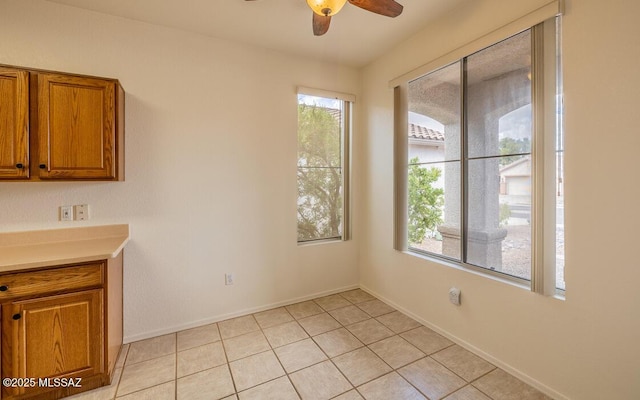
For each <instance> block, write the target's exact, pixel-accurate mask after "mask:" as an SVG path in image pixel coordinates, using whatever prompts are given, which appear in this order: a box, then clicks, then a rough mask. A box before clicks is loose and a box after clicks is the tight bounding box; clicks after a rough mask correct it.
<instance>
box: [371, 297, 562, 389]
mask: <svg viewBox="0 0 640 400" xmlns="http://www.w3.org/2000/svg"><path fill="white" fill-rule="evenodd" d="M360 288H361V289H362V290H364V291H365V292H367V293H369V294H370V295H372V296H374V297H376V298H378V299H379V300H381V301H383V302H385V303H387V304H388V305H390V306H392V307H393V308H395V309H396V310H398V311H401V312H402V313H403V314H406V315H408V316H409V317H411V318H413V319H415V320H416V321H418V322H420V323H421V324H422V325H424V326H426V327H427V328H429V329H432V330H434V331H436V332H437V333H439V334H440V335H442V336H444V337H446V338H447V339H449V340H451V341H453V342H455V343H456V344H458V345H460V346H462V347H464V348H465V349H467V350H469V351H470V352H472V353H474V354H476V355H477V356H480V357H482V358H484V359H485V360H487V361H488V362H490V363H491V364H493V365H495V366H496V367H498V368H500V369H502V370H504V371H506V372H508V373H510V374H511V375H513V376H515V377H516V378H518V379H520V380H521V381H523V382H525V383H527V384H529V385H531V386H533V387H534V388H536V389H538V390H539V391H541V392H542V393H544V394H546V395H547V396H549V397H551V398H552V399H555V400H570V399H569V398H568V397H567V396H565V395H563V394H561V393H559V392H557V391H556V390H554V389H552V388H550V387H549V386H547V385H545V384H543V383H542V382H540V381H538V380H535V379H534V378H532V377H530V376H529V375H527V374H525V373H523V372H521V371H520V370H518V369H516V368H514V367H512V366H511V365H509V364H507V363H505V362H502V361H500V360H498V359H497V358H495V357H493V356H492V355H491V354H488V353H486V352H484V351H483V350H481V349H479V348H477V347H475V346H474V345H472V344H471V343H469V342H467V341H465V340H462V339H460V338H458V337H457V336H455V335H452V334H451V333H449V332H447V331H445V330H444V329H441V328H440V327H439V326H436V325H434V324H432V323H430V322H428V321H425V320H424V319H422V318H420V317H419V316H418V315H416V314H414V313H413V312H411V311H409V310H407V309H406V308H404V307H402V306H400V305H398V304H397V303H395V302H394V301H391V300H389V299H387V298H386V297H384V296H382V295H380V294H379V293H376V292H375V291H373V290H371V289H369V288H368V287H366V286H364V285H360Z"/></svg>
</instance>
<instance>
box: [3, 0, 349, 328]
mask: <svg viewBox="0 0 640 400" xmlns="http://www.w3.org/2000/svg"><path fill="white" fill-rule="evenodd" d="M0 38H2V39H1V40H0V63H1V64H10V65H19V66H27V67H34V68H42V69H50V70H57V71H65V72H73V73H79V74H88V75H96V76H105V77H112V78H118V79H120V81H121V83H122V84H123V86H124V88H125V91H126V93H127V95H126V181H125V182H121V183H104V182H102V183H77V182H74V183H57V182H53V183H51V182H45V183H39V182H38V183H0V204H1V207H0V231H15V230H28V229H41V228H52V227H57V228H59V227H66V226H80V225H81V224H82V223H80V222H74V223H61V222H58V221H57V212H58V211H57V210H58V206H60V205H63V204H82V203H87V204H89V205H90V207H91V213H92V219H91V220H90V221H88V223H90V224H105V223H116V222H117V223H120V222H125V223H129V224H130V226H131V231H132V241H131V242H130V244H129V245H128V246H127V248H126V249H125V294H124V296H125V310H124V311H125V316H124V318H125V321H124V326H125V340H135V339H140V338H144V337H149V336H154V335H156V334H159V333H162V332H170V331H175V330H177V329H179V328H183V327H187V326H192V325H198V324H202V323H204V322H206V321H213V320H218V319H221V318H225V317H228V316H230V315H233V314H237V313H243V312H246V311H247V310H250V309H255V308H256V307H258V308H264V307H268V306H269V305H272V304H275V303H281V302H287V301H292V300H294V299H298V298H301V297H307V296H310V295H313V294H317V293H324V292H327V291H332V290H336V289H339V288H343V287H347V286H352V285H355V284H357V278H358V277H357V252H356V251H357V248H356V246H357V241H355V240H354V241H350V242H344V243H334V244H325V245H322V246H305V247H298V246H297V244H296V237H297V236H296V197H297V189H296V127H297V111H296V110H297V108H296V104H297V98H296V86H297V85H304V86H307V87H318V88H323V89H328V90H336V91H340V92H347V93H354V94H359V93H358V92H359V86H358V85H359V75H358V71H356V70H354V69H350V68H343V67H339V66H336V65H330V64H323V63H318V62H311V61H307V60H305V59H301V58H296V57H290V56H285V55H282V54H278V53H274V52H271V51H267V50H262V49H257V48H252V47H248V46H243V45H238V44H233V43H230V42H226V41H222V40H216V39H213V38H209V37H205V36H201V35H196V34H192V33H188V32H183V31H179V30H174V29H168V28H163V27H159V26H153V25H149V24H144V23H139V22H135V21H131V20H126V19H122V18H115V17H110V16H106V15H101V14H97V13H93V12H88V11H83V10H80V9H76V8H71V7H66V6H61V5H57V4H53V3H49V2H44V1H37V0H0ZM327 82H331V84H330V86H329V87H327V86H326V83H327ZM356 187H357V185H356ZM225 272H232V273H234V274H235V279H236V283H235V285H234V286H224V273H225Z"/></svg>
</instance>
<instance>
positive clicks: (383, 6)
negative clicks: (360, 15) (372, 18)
mask: <svg viewBox="0 0 640 400" xmlns="http://www.w3.org/2000/svg"><path fill="white" fill-rule="evenodd" d="M349 3H351V4H353V5H354V6H356V7H360V8H362V9H364V10H367V11H371V12H374V13H376V14H380V15H384V16H386V17H397V16H398V15H400V14H402V9H403V7H402V4H399V3H397V2H396V1H394V0H349Z"/></svg>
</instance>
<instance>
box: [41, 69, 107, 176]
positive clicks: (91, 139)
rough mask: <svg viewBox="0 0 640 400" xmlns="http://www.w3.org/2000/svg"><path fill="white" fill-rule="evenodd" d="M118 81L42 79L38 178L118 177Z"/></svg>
mask: <svg viewBox="0 0 640 400" xmlns="http://www.w3.org/2000/svg"><path fill="white" fill-rule="evenodd" d="M115 113H116V100H115V82H114V81H109V80H102V79H96V78H85V77H77V76H67V75H56V74H46V73H42V74H39V75H38V158H39V162H38V163H39V168H40V170H39V176H40V178H45V179H46V178H49V179H56V178H58V179H115V178H116V163H117V161H116V160H115V157H116V149H115V146H116V121H115Z"/></svg>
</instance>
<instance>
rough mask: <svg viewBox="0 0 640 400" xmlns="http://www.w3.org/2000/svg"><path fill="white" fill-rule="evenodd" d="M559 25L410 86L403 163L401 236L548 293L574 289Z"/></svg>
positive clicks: (426, 250)
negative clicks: (566, 221)
mask: <svg viewBox="0 0 640 400" xmlns="http://www.w3.org/2000/svg"><path fill="white" fill-rule="evenodd" d="M556 20H557V21H556ZM558 25H559V18H557V19H556V18H554V19H551V20H548V21H545V22H543V23H540V24H538V25H536V26H534V27H532V28H530V29H527V30H524V31H522V32H520V33H518V34H516V35H514V36H511V37H509V38H507V39H505V40H502V41H500V42H497V43H495V44H493V45H491V46H489V47H485V48H482V49H480V50H478V51H475V52H473V53H471V54H469V55H467V56H464V57H461V58H460V59H458V60H456V61H453V62H450V63H449V64H448V65H446V66H443V67H441V68H439V69H437V70H435V71H433V72H430V73H428V74H425V75H422V76H418V77H416V78H415V79H411V80H407V81H406V83H405V84H403V85H401V87H398V90H396V93H397V96H402V98H401V99H398V98H396V107H397V109H398V108H399V109H400V110H399V112H400V113H401V114H402V115H403V116H402V117H401V121H402V123H399V122H398V121H397V123H396V126H397V129H396V130H397V132H396V135H397V137H396V143H397V144H398V143H404V145H405V146H406V148H404V149H402V150H401V151H400V152H398V150H396V157H399V158H401V159H403V160H405V162H404V163H396V168H401V164H403V165H404V168H405V170H404V171H400V172H398V169H397V170H396V176H397V179H400V180H402V181H403V183H402V184H401V185H400V186H398V185H397V186H396V190H399V188H402V190H403V192H404V194H403V195H401V197H400V198H398V197H397V200H399V199H402V201H397V203H396V206H397V207H399V208H400V210H397V211H398V212H397V215H396V237H398V236H400V237H401V239H400V240H396V248H398V249H399V250H408V251H410V252H414V253H421V254H424V255H427V256H430V257H435V258H438V259H442V260H446V261H449V262H453V263H456V264H459V265H462V266H464V267H468V268H472V269H475V270H478V271H484V272H487V273H490V274H497V275H499V276H502V277H506V278H508V279H512V280H516V281H520V282H531V287H532V290H534V291H536V292H539V293H545V294H554V293H555V292H556V289H558V290H564V289H565V287H564V279H563V276H564V229H563V228H564V225H563V201H562V199H563V182H562V162H563V151H564V148H563V137H562V135H563V131H562V118H561V107H562V96H561V80H560V76H561V74H560V54H559V49H560V46H559V45H558V42H559V40H558V37H559V29H558ZM397 115H398V114H397ZM403 127H404V129H403ZM407 127H408V129H407ZM399 136H402V138H400V139H399V138H398V137H399ZM397 148H398V147H396V149H397Z"/></svg>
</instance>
